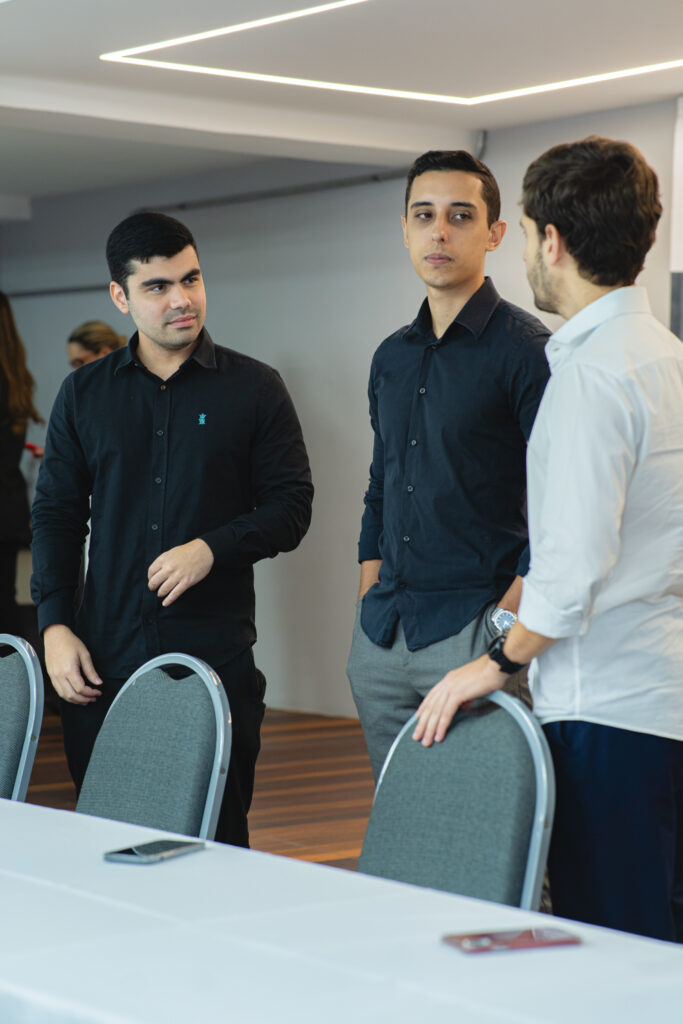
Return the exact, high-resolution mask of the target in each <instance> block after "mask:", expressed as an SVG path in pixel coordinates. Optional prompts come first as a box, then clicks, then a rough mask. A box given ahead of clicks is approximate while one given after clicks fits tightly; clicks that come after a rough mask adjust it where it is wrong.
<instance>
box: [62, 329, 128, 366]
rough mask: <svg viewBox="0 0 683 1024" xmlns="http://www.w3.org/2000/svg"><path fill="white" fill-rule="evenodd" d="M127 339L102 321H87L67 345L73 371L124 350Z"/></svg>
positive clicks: (69, 339) (74, 332) (74, 333)
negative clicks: (111, 353)
mask: <svg viewBox="0 0 683 1024" xmlns="http://www.w3.org/2000/svg"><path fill="white" fill-rule="evenodd" d="M125 344H126V339H125V338H122V337H121V335H120V334H117V333H116V331H115V330H114V329H113V328H112V327H110V326H109V325H108V324H105V323H102V321H101V320H87V321H86V323H84V324H81V326H80V327H77V328H76V330H75V331H72V332H71V334H70V335H69V338H68V340H67V343H66V353H67V357H68V360H69V363H70V365H71V368H72V369H73V370H77V369H78V368H79V366H85V364H86V363H92V362H93V360H94V359H101V358H102V356H108V355H109V353H110V352H113V351H114V350H115V349H117V348H122V347H123V346H124V345H125Z"/></svg>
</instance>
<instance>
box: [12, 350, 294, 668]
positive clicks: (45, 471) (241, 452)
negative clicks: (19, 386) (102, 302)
mask: <svg viewBox="0 0 683 1024" xmlns="http://www.w3.org/2000/svg"><path fill="white" fill-rule="evenodd" d="M136 352H137V334H135V335H133V337H132V339H131V341H130V344H129V345H128V347H127V348H125V349H120V350H119V351H117V352H113V353H112V354H111V355H109V356H107V357H106V358H104V359H99V360H97V361H96V362H92V363H89V364H87V365H86V366H83V367H81V368H80V369H79V370H76V372H75V373H72V374H70V375H69V376H68V377H67V378H66V380H65V381H64V383H63V385H62V387H61V390H60V392H59V394H58V396H57V398H56V400H55V404H54V408H53V410H52V415H51V417H50V424H49V427H48V432H47V441H46V444H45V457H44V459H43V462H42V465H41V468H40V473H39V476H38V483H37V488H36V498H35V501H34V504H33V568H34V573H33V578H32V581H31V593H32V597H33V600H34V602H35V603H36V604H37V605H38V622H39V626H40V628H41V630H43V629H45V627H46V626H49V625H52V624H56V623H61V624H64V625H66V626H69V627H70V628H72V629H74V630H75V632H76V633H77V635H78V636H80V637H81V639H82V640H83V641H84V642H85V644H86V646H87V647H88V648H89V650H90V653H91V654H92V656H93V660H94V663H95V667H96V668H97V670H98V672H99V673H100V675H102V676H103V677H109V678H113V679H125V678H126V677H127V676H128V675H130V674H131V672H133V671H134V670H135V669H136V668H139V667H140V665H142V664H143V663H144V662H145V661H146V660H147V659H148V658H151V657H154V656H155V655H158V654H165V653H169V652H171V651H182V652H184V653H186V654H194V655H197V656H198V657H201V658H204V659H205V660H206V661H207V662H209V664H212V665H224V664H225V663H226V662H227V661H229V660H230V659H231V658H232V657H233V656H235V655H236V654H238V653H240V651H242V650H244V649H245V648H246V647H248V646H249V645H250V644H253V643H254V640H255V639H256V630H255V626H254V580H253V569H252V566H253V563H254V562H256V561H258V560H259V559H261V558H268V557H273V556H274V555H276V554H277V553H278V552H279V551H289V550H291V549H292V548H295V547H296V546H297V544H298V543H299V541H300V540H301V538H302V537H303V536H304V534H305V533H306V530H307V529H308V525H309V522H310V518H311V499H312V496H313V487H312V484H311V476H310V470H309V466H308V458H307V456H306V449H305V447H304V442H303V438H302V436H301V427H300V426H299V421H298V419H297V416H296V412H295V410H294V406H293V404H292V400H291V398H290V397H289V395H288V393H287V390H286V388H285V386H284V384H283V383H282V380H281V378H280V376H279V374H278V373H277V372H276V371H275V370H273V369H271V367H269V366H266V365H265V364H264V363H260V362H257V360H255V359H252V358H250V357H249V356H246V355H243V354H242V353H240V352H234V351H232V350H231V349H227V348H222V347H220V346H218V345H214V343H213V342H212V341H211V338H210V337H209V334H208V332H207V331H203V332H202V334H201V335H200V338H199V344H198V345H197V347H196V348H195V350H194V352H193V353H192V355H191V356H190V357H189V358H188V359H187V360H186V361H185V362H184V363H183V364H182V366H181V367H180V368H179V369H178V370H177V371H176V373H174V374H173V376H172V377H170V378H169V379H168V380H166V381H162V380H161V379H160V378H159V377H157V376H155V375H154V374H152V373H150V371H149V370H147V369H146V368H145V367H144V366H143V365H142V363H141V362H140V361H139V360H138V359H137V355H136ZM91 497H92V516H91V522H90V531H91V540H90V552H89V567H88V574H87V577H86V582H85V592H84V597H83V602H82V604H81V607H80V609H79V610H78V613H77V615H76V618H75V622H74V615H73V609H72V606H73V599H74V592H75V588H76V585H77V583H78V571H79V559H80V552H81V547H82V544H83V540H84V538H85V535H86V533H87V522H88V518H89V517H90V512H91V510H90V508H89V499H90V498H91ZM197 537H200V538H201V539H202V540H204V541H205V542H206V543H207V544H208V546H209V547H210V548H211V551H212V552H213V555H214V564H213V567H212V569H211V571H210V572H209V574H208V576H206V578H205V579H203V580H201V581H200V582H199V583H197V584H195V586H193V587H190V588H189V590H187V591H185V593H184V594H182V595H181V597H179V598H178V599H177V600H176V601H175V602H174V603H173V604H171V605H169V606H168V607H167V608H164V607H163V606H162V604H161V600H160V598H159V597H158V596H157V594H156V593H155V592H153V591H151V590H149V588H148V586H147V569H148V567H149V565H150V564H151V563H152V562H153V561H154V559H155V558H156V557H157V556H158V555H160V554H161V553H162V552H163V551H167V550H168V549H169V548H172V547H175V546H176V545H178V544H184V543H186V542H187V541H190V540H194V539H195V538H197Z"/></svg>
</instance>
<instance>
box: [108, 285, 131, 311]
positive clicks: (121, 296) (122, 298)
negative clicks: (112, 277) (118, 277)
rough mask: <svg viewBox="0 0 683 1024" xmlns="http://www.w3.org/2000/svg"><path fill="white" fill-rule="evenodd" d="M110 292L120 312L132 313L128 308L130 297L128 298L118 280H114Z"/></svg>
mask: <svg viewBox="0 0 683 1024" xmlns="http://www.w3.org/2000/svg"><path fill="white" fill-rule="evenodd" d="M109 294H110V295H111V301H112V302H113V303H114V305H115V306H116V308H117V309H118V311H119V312H120V313H130V309H129V308H128V299H127V298H126V293H125V292H124V290H123V287H122V285H120V284H119V283H118V282H117V281H112V282H111V284H110V285H109Z"/></svg>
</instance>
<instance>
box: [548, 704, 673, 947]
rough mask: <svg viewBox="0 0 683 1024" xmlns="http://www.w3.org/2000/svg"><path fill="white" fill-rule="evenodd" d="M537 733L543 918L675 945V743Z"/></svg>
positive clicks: (616, 734) (608, 734) (565, 725)
mask: <svg viewBox="0 0 683 1024" xmlns="http://www.w3.org/2000/svg"><path fill="white" fill-rule="evenodd" d="M544 731H545V734H546V737H547V739H548V743H549V745H550V749H551V752H552V756H553V762H554V765H555V777H556V784H557V806H556V811H555V823H554V827H553V836H552V841H551V845H550V856H549V861H548V871H549V875H550V891H551V896H552V901H553V913H555V914H557V915H558V916H560V917H569V918H573V919H574V920H577V921H586V922H588V923H589V924H597V925H603V926H605V927H608V928H618V929H620V930H622V931H627V932H635V933H637V934H639V935H648V936H650V937H652V938H657V939H667V940H669V941H672V942H683V742H681V741H678V740H670V739H665V738H663V737H660V736H651V735H648V734H646V733H639V732H631V731H629V730H626V729H615V728H612V727H611V726H606V725H595V724H594V723H591V722H573V721H572V722H553V723H551V724H549V725H546V726H544Z"/></svg>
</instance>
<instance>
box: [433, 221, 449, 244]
mask: <svg viewBox="0 0 683 1024" xmlns="http://www.w3.org/2000/svg"><path fill="white" fill-rule="evenodd" d="M447 234H448V223H447V221H446V219H445V217H435V219H434V222H433V224H432V238H434V239H435V240H437V239H438V240H443V239H444V238H446V236H447Z"/></svg>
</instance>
